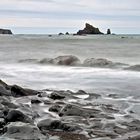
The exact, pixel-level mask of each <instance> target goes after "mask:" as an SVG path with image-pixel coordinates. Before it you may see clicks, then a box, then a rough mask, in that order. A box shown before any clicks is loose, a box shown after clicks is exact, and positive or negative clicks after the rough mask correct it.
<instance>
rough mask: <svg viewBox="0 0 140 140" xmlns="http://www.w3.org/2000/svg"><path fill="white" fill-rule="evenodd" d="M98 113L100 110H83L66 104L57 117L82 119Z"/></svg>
mask: <svg viewBox="0 0 140 140" xmlns="http://www.w3.org/2000/svg"><path fill="white" fill-rule="evenodd" d="M98 113H100V110H97V109H84V108H81V107H80V106H76V105H71V104H67V105H65V106H64V107H63V108H62V109H61V111H60V113H59V116H60V117H62V116H82V117H90V116H94V115H95V114H98Z"/></svg>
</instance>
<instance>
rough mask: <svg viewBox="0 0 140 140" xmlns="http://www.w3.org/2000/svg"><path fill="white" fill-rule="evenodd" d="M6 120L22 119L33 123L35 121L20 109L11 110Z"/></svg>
mask: <svg viewBox="0 0 140 140" xmlns="http://www.w3.org/2000/svg"><path fill="white" fill-rule="evenodd" d="M5 120H6V122H16V121H21V122H25V123H33V121H32V120H31V119H30V118H29V117H28V116H26V115H25V114H23V113H22V112H21V111H19V110H10V111H9V112H8V114H7V116H6V117H5Z"/></svg>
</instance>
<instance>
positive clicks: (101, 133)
mask: <svg viewBox="0 0 140 140" xmlns="http://www.w3.org/2000/svg"><path fill="white" fill-rule="evenodd" d="M92 133H93V134H94V135H96V136H97V137H110V138H111V139H114V138H117V137H118V134H115V133H113V132H109V131H103V130H94V131H92Z"/></svg>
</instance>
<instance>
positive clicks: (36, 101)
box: [31, 99, 42, 104]
mask: <svg viewBox="0 0 140 140" xmlns="http://www.w3.org/2000/svg"><path fill="white" fill-rule="evenodd" d="M31 103H32V104H40V103H42V102H41V101H40V100H39V99H31Z"/></svg>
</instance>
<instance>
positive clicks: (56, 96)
mask: <svg viewBox="0 0 140 140" xmlns="http://www.w3.org/2000/svg"><path fill="white" fill-rule="evenodd" d="M49 97H50V98H51V99H53V100H61V99H64V98H65V96H64V95H61V93H59V92H55V91H54V92H52V93H51V94H50V96H49Z"/></svg>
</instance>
